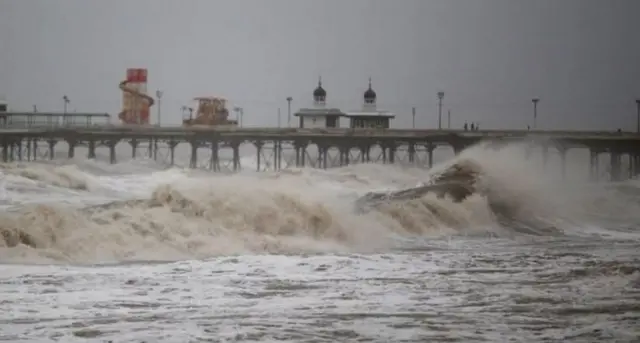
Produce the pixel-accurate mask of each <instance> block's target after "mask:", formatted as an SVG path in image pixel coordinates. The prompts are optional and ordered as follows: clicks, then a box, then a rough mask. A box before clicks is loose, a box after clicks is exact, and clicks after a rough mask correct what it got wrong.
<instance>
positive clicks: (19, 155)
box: [16, 140, 22, 161]
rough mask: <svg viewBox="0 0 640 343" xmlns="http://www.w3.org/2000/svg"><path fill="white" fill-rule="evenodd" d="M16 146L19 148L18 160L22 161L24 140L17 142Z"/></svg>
mask: <svg viewBox="0 0 640 343" xmlns="http://www.w3.org/2000/svg"><path fill="white" fill-rule="evenodd" d="M16 148H18V161H22V140H19V141H17V142H16Z"/></svg>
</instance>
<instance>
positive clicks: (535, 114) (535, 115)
mask: <svg viewBox="0 0 640 343" xmlns="http://www.w3.org/2000/svg"><path fill="white" fill-rule="evenodd" d="M539 101H540V99H539V98H533V99H531V102H533V129H534V130H535V129H536V123H537V120H538V102H539Z"/></svg>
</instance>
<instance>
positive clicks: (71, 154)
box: [67, 140, 78, 159]
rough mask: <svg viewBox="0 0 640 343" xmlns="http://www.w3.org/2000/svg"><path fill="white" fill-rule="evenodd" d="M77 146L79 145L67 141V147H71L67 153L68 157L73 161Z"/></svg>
mask: <svg viewBox="0 0 640 343" xmlns="http://www.w3.org/2000/svg"><path fill="white" fill-rule="evenodd" d="M76 144H78V143H77V142H76V141H74V140H67V145H68V146H69V151H68V152H67V157H68V158H69V159H72V158H73V157H74V156H75V155H76Z"/></svg>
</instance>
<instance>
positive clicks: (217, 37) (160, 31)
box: [0, 0, 640, 129]
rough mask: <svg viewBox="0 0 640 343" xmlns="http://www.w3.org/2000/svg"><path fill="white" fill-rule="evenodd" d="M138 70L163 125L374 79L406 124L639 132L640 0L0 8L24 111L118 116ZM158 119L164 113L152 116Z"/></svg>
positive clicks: (343, 92)
mask: <svg viewBox="0 0 640 343" xmlns="http://www.w3.org/2000/svg"><path fill="white" fill-rule="evenodd" d="M129 67H142V68H145V67H146V68H148V70H149V86H148V87H149V92H150V93H152V92H153V91H154V90H155V89H157V88H160V89H162V90H164V92H165V97H164V98H163V106H162V109H163V122H169V121H171V122H173V123H178V122H179V121H180V113H179V108H180V106H181V105H184V104H189V101H190V99H191V98H193V97H194V96H201V95H222V96H225V97H227V98H228V99H229V100H230V101H231V102H232V103H233V104H235V105H239V106H242V107H244V108H245V113H246V114H245V123H246V124H248V125H252V126H257V125H274V124H275V122H276V111H277V108H278V107H281V108H282V111H283V119H284V117H285V116H286V115H285V114H286V107H287V105H286V101H285V98H286V97H287V96H289V95H290V96H292V97H293V98H294V102H293V108H294V109H297V108H298V107H301V106H303V107H304V106H308V105H310V103H311V92H312V90H313V88H314V87H315V85H316V82H317V78H318V75H322V78H323V81H324V86H325V88H326V90H327V93H328V99H327V101H328V102H329V104H330V105H333V106H337V107H340V108H342V109H343V110H349V109H356V108H359V107H360V104H361V102H362V93H363V92H364V90H365V89H366V85H367V79H368V77H369V76H371V77H372V78H373V85H374V89H375V90H376V91H377V92H378V98H379V103H380V107H384V108H385V109H388V110H391V111H394V112H396V113H397V115H398V117H397V118H396V122H395V124H394V126H395V127H408V126H410V125H411V115H410V111H411V107H412V106H416V107H417V110H418V116H417V125H418V126H420V127H426V126H435V125H437V99H436V93H437V91H438V90H440V89H442V90H444V91H445V100H444V103H445V105H444V109H445V113H446V110H448V109H451V111H452V116H453V123H454V125H456V126H460V125H462V122H464V121H465V120H469V121H471V120H473V121H478V122H480V123H481V126H482V127H483V128H489V127H524V126H526V125H527V124H529V123H531V117H532V115H531V113H532V105H531V98H532V97H534V96H537V97H540V98H541V99H542V100H541V102H540V105H539V109H540V110H539V121H538V123H539V127H542V128H554V127H555V128H592V129H595V128H617V127H625V128H628V129H634V128H635V120H636V119H635V102H634V100H635V99H636V98H638V97H640V1H638V0H609V1H604V0H555V1H554V0H535V1H534V0H527V1H524V0H396V1H391V0H349V1H344V0H315V1H311V0H234V1H231V0H229V1H216V0H202V1H196V0H183V1H172V0H136V1H125V0H110V1H83V0H56V1H47V0H29V1H24V0H22V1H21V0H0V94H3V95H4V96H5V97H6V98H7V100H8V101H9V102H10V106H11V107H12V108H13V109H15V110H31V107H32V105H33V104H36V105H37V106H38V108H39V110H40V111H46V110H52V111H60V110H61V109H62V100H61V98H62V95H63V94H67V95H68V96H69V97H70V98H71V101H72V103H71V108H75V109H77V111H102V112H104V111H106V112H109V113H112V114H116V113H117V112H118V111H119V108H120V104H121V98H122V97H121V94H120V91H119V90H118V87H117V86H118V82H119V81H121V80H122V79H124V77H125V70H126V68H129ZM152 113H153V115H154V117H153V118H155V108H153V109H152Z"/></svg>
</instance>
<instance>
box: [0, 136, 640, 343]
mask: <svg viewBox="0 0 640 343" xmlns="http://www.w3.org/2000/svg"><path fill="white" fill-rule="evenodd" d="M244 161H245V163H249V161H250V159H249V158H246V159H245V160H244ZM468 161H472V162H473V163H474V164H475V165H478V166H479V168H480V169H481V174H482V175H483V178H484V179H486V180H490V182H489V183H488V184H487V186H486V187H489V188H491V190H492V192H493V194H499V195H500V198H501V199H502V201H503V202H505V203H506V204H509V206H513V208H514V209H517V211H513V213H514V216H515V223H518V222H524V223H528V224H530V223H535V224H534V225H533V226H534V227H532V228H531V227H530V228H529V229H528V230H526V231H523V230H521V229H519V228H518V227H516V226H513V227H510V226H505V225H501V224H499V223H498V221H497V220H496V217H495V215H494V213H493V212H492V210H491V209H490V207H489V203H488V200H487V198H486V196H485V195H483V194H474V195H472V196H470V197H469V198H467V199H465V200H464V201H463V202H460V203H456V202H454V201H452V200H451V199H449V198H447V197H445V198H438V197H437V196H435V195H431V194H428V195H425V196H423V197H421V198H418V199H411V200H403V201H394V202H389V203H382V204H379V205H378V206H376V207H375V209H373V210H370V211H367V212H361V211H356V209H355V206H354V203H355V200H356V199H358V198H359V197H360V196H362V195H363V194H365V193H366V192H369V191H380V190H386V189H398V188H403V187H412V186H415V185H416V184H419V183H424V182H429V180H430V179H433V178H434V177H435V176H437V175H439V174H440V173H442V172H444V171H446V170H448V169H449V168H451V167H452V166H455V165H458V164H460V163H465V162H468ZM547 167H548V166H547ZM0 168H1V170H2V173H3V175H4V176H3V178H4V180H3V190H2V196H3V199H4V200H2V205H1V206H3V208H2V210H0V211H1V212H0V233H1V236H0V262H2V264H1V265H0V293H1V298H0V309H1V314H0V340H4V341H11V342H14V341H32V342H43V341H64V342H74V341H83V342H84V341H94V342H107V341H112V342H143V341H145V342H158V341H163V342H197V341H207V340H208V341H213V342H272V341H290V342H456V341H457V342H474V341H477V342H507V341H509V342H537V341H545V342H571V341H574V342H604V341H611V342H634V341H636V342H637V341H638V337H639V335H640V325H638V323H640V258H639V255H640V253H639V252H640V250H639V248H640V230H639V229H638V228H639V227H640V225H639V224H640V197H639V196H640V183H639V182H638V181H634V180H631V181H626V182H624V183H618V184H605V183H599V184H588V183H586V182H583V181H581V179H579V178H574V179H569V180H562V179H561V178H560V177H559V176H560V175H559V173H556V172H550V171H548V170H546V171H543V170H541V166H540V164H539V163H537V162H536V161H529V160H525V159H524V154H523V153H522V147H521V146H519V145H513V146H510V147H507V148H505V149H502V150H500V151H495V150H492V149H486V148H484V147H482V146H477V147H473V148H470V149H469V150H467V151H465V152H463V153H462V154H461V155H459V156H457V157H455V158H451V159H449V160H446V161H444V162H442V163H440V164H438V165H436V166H435V167H434V168H433V169H432V170H430V171H426V170H424V169H419V168H402V167H400V166H393V165H380V164H363V165H353V166H349V167H344V168H336V169H329V170H317V169H310V168H308V169H288V170H283V171H280V172H263V173H254V172H242V173H239V174H235V175H213V174H210V173H208V172H204V171H197V170H195V171H190V170H186V169H181V168H170V169H167V168H165V167H163V166H162V165H160V164H157V163H154V162H151V161H125V162H122V163H119V164H117V165H108V164H104V163H102V162H99V161H87V160H73V161H67V162H56V163H23V164H18V163H14V164H5V165H2V166H1V167H0ZM584 168H586V166H585V167H584ZM549 228H553V230H549Z"/></svg>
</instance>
